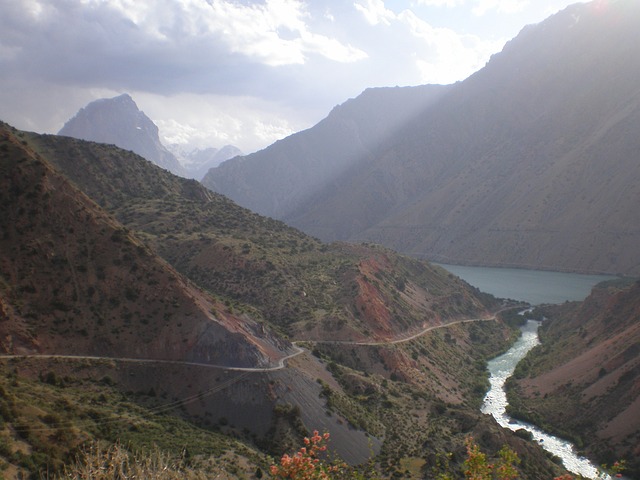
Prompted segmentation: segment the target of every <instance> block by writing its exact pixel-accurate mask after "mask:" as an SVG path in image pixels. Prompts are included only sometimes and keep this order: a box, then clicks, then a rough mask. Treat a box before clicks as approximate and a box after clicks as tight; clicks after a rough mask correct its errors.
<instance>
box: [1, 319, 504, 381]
mask: <svg viewBox="0 0 640 480" xmlns="http://www.w3.org/2000/svg"><path fill="white" fill-rule="evenodd" d="M498 313H500V312H496V314H495V315H493V316H492V317H486V318H468V319H463V320H454V321H452V322H448V323H443V324H442V325H432V326H430V327H427V328H425V329H424V330H420V331H419V332H417V333H415V334H413V335H411V336H408V337H400V338H396V339H394V340H387V341H380V342H354V341H337V340H336V341H333V340H300V341H293V342H292V344H293V348H294V349H295V351H294V352H293V353H291V354H289V355H286V356H284V357H282V358H280V359H278V361H277V362H276V364H275V365H273V366H269V367H232V366H228V365H212V364H210V363H198V362H185V361H180V360H156V359H151V358H126V357H124V358H118V357H98V356H87V355H84V356H83V355H40V354H29V355H0V360H4V359H7V360H8V359H33V358H41V359H67V360H93V361H114V362H127V363H153V364H165V365H182V366H193V367H207V368H218V369H223V370H231V371H241V372H273V371H276V370H281V369H283V368H285V366H286V361H287V360H289V359H291V358H294V357H297V356H298V355H300V354H301V353H303V352H304V351H305V350H304V349H303V348H301V347H299V346H298V344H305V343H306V344H309V343H313V344H319V343H323V344H334V345H364V346H372V347H373V346H382V345H396V344H399V343H405V342H410V341H411V340H415V339H416V338H419V337H421V336H423V335H425V334H427V333H428V332H431V331H432V330H437V329H439V328H447V327H450V326H452V325H458V324H461V323H472V322H489V321H494V320H496V319H497V315H498Z"/></svg>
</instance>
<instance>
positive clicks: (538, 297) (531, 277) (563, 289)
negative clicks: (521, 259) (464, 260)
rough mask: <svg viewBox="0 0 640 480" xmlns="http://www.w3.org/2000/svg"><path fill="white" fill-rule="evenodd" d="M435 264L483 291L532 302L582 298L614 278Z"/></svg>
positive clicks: (553, 301)
mask: <svg viewBox="0 0 640 480" xmlns="http://www.w3.org/2000/svg"><path fill="white" fill-rule="evenodd" d="M436 265H440V266H441V267H443V268H445V269H446V270H448V271H449V272H451V273H453V274H454V275H457V276H458V277H460V278H462V279H463V280H464V281H466V282H467V283H469V284H470V285H473V286H474V287H477V288H479V289H480V290H481V291H483V292H486V293H490V294H492V295H495V296H496V297H500V298H510V299H513V300H519V301H523V302H527V303H530V304H531V305H540V304H543V303H564V302H566V301H578V300H584V299H585V298H586V297H587V296H588V295H589V293H590V292H591V289H592V288H593V286H594V285H596V284H597V283H600V282H603V281H605V280H611V279H614V278H616V277H614V276H611V275H582V274H578V273H565V272H550V271H543V270H525V269H521V268H490V267H465V266H460V265H445V264H436Z"/></svg>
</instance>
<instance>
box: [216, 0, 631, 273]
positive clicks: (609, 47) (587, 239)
mask: <svg viewBox="0 0 640 480" xmlns="http://www.w3.org/2000/svg"><path fill="white" fill-rule="evenodd" d="M638 22H640V4H639V3H638V2H634V1H626V0H620V1H609V2H593V3H590V4H576V5H573V6H571V7H569V8H567V9H566V10H564V11H562V12H560V13H558V14H557V15H554V16H553V17H551V18H549V19H548V20H546V21H544V22H542V23H540V24H538V25H534V26H529V27H527V28H525V29H524V30H523V31H522V32H521V33H520V34H519V35H518V36H517V37H516V38H515V39H514V40H512V41H511V42H509V43H508V44H507V45H506V46H505V48H504V50H503V51H502V52H501V53H500V54H497V55H495V56H494V57H492V59H491V61H490V62H489V63H488V64H487V65H486V66H485V68H483V69H482V70H480V71H479V72H477V73H476V74H474V75H472V76H471V77H469V78H468V79H467V80H465V81H463V82H460V83H458V84H455V85H452V86H450V87H448V88H447V89H446V90H445V93H444V95H442V96H441V97H440V98H439V99H438V100H437V101H436V102H433V104H431V105H430V106H428V107H425V108H423V109H422V111H421V113H420V114H419V115H417V116H415V117H414V118H413V120H412V121H411V122H409V123H406V124H405V125H404V128H402V129H400V130H399V131H398V132H395V134H394V135H393V136H391V137H390V138H386V139H385V140H384V141H382V142H381V144H379V145H377V147H376V148H375V150H374V151H373V152H372V153H371V154H370V155H366V156H360V161H359V162H354V163H351V164H350V165H349V167H350V168H349V169H345V170H343V171H341V172H339V174H338V177H337V178H336V179H334V181H333V182H332V183H331V184H329V185H326V184H324V183H323V182H317V183H315V184H313V185H311V186H308V185H305V188H306V190H307V191H309V192H312V193H311V194H310V195H309V197H308V198H307V200H306V201H305V199H304V198H300V197H298V198H296V199H295V200H292V201H291V202H288V203H287V204H285V205H281V204H278V208H277V209H272V210H270V211H271V212H272V214H275V215H277V216H278V218H281V219H283V220H285V221H286V222H287V223H289V224H291V225H294V226H296V227H298V228H301V229H302V230H304V231H306V232H308V233H310V234H312V235H315V236H318V237H319V238H322V239H325V240H333V239H347V240H357V241H360V240H368V241H374V242H376V243H381V244H384V245H387V246H390V247H392V248H394V249H396V250H399V251H401V252H406V253H411V254H415V255H420V256H426V257H427V258H431V259H436V260H440V261H449V262H458V263H468V264H485V265H498V266H509V265H510V266H522V267H533V268H554V269H567V270H574V271H589V272H609V273H628V274H638V273H640V251H639V250H638V249H637V248H635V246H636V245H638V243H639V242H640V210H638V208H637V203H638V199H639V198H640V169H639V168H638V162H637V152H638V151H640V137H639V136H638V135H637V134H636V133H635V126H636V125H638V123H639V122H640V83H639V82H638V78H640V50H639V48H640V32H639V30H638V29H637V25H638ZM327 120H328V119H327ZM319 127H320V125H318V126H316V127H314V128H313V129H311V130H309V131H308V132H309V133H307V135H308V136H311V135H312V132H318V137H316V138H319V139H321V140H316V141H317V142H318V144H319V145H322V144H323V143H324V144H329V143H330V142H331V140H330V137H326V136H320V135H319V133H320V128H319ZM292 139H293V137H291V140H292ZM351 141H352V142H355V141H356V139H355V137H352V139H351ZM284 145H285V143H284V141H283V142H281V143H280V144H275V145H273V146H271V147H269V148H268V149H266V150H265V151H264V152H260V154H259V158H260V159H262V160H265V161H264V162H263V164H262V165H261V166H260V167H259V168H258V167H255V170H251V169H250V168H249V166H250V162H249V160H250V159H251V158H252V157H247V158H246V159H244V160H242V159H235V160H232V161H230V162H227V163H228V164H230V163H236V164H237V165H238V166H237V168H236V172H237V176H233V175H228V176H225V177H224V178H222V177H220V182H219V183H218V184H217V183H214V182H209V183H206V180H205V184H206V185H208V186H210V187H213V188H224V189H225V190H224V191H225V192H226V193H227V194H228V195H229V196H230V197H231V198H234V199H237V200H238V201H239V202H240V203H241V204H243V202H244V204H245V205H252V203H251V202H250V201H248V200H246V199H245V191H247V190H249V186H250V187H251V188H252V189H253V188H254V187H255V189H259V188H260V187H259V186H258V184H257V183H255V182H249V181H247V180H245V179H246V178H249V179H251V178H253V175H254V171H255V172H257V171H259V172H260V173H259V176H260V178H261V179H262V180H263V182H264V185H265V188H267V189H269V190H270V192H268V193H269V194H270V195H271V197H270V198H272V199H273V200H269V199H268V198H266V195H267V193H263V194H262V195H263V199H262V203H263V204H265V205H271V204H273V203H275V202H276V201H278V202H281V200H282V199H281V195H282V194H281V190H282V188H273V187H274V183H273V181H272V180H271V176H270V174H269V172H270V171H271V172H273V173H272V175H273V176H276V175H277V176H278V177H280V178H281V179H280V180H279V182H281V183H285V180H282V177H284V178H286V179H287V180H288V182H289V184H291V185H294V186H295V185H297V184H298V176H297V175H291V176H290V175H288V171H287V170H282V169H281V168H279V167H280V166H281V165H287V163H286V162H284V161H280V162H275V161H273V160H269V159H271V158H272V156H273V155H272V152H275V151H276V150H279V151H280V153H279V156H280V157H282V158H286V159H288V162H289V163H296V162H300V164H302V165H304V163H305V160H304V158H303V157H302V155H303V151H304V149H303V148H301V147H300V148H298V149H296V150H293V149H291V150H288V151H282V149H283V147H284ZM256 155H258V154H256ZM315 155H318V156H319V155H320V154H318V153H316V154H315ZM257 158H258V157H256V159H257ZM267 160H269V161H268V162H267ZM225 166H226V168H227V169H229V170H231V165H229V166H227V164H225ZM223 183H224V184H225V186H224V187H222V186H221V185H222V184H223ZM234 184H235V185H237V186H234ZM276 190H277V192H276ZM237 191H240V193H236V192H237ZM274 192H275V193H274Z"/></svg>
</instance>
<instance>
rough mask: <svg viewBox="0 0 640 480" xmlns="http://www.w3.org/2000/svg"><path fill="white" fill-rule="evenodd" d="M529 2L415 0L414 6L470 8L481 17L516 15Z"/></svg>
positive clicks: (508, 0) (526, 0)
mask: <svg viewBox="0 0 640 480" xmlns="http://www.w3.org/2000/svg"><path fill="white" fill-rule="evenodd" d="M538 1H540V0H538ZM529 3H530V0H415V5H423V6H426V7H447V8H454V7H462V6H465V7H467V8H470V9H471V11H472V12H473V13H474V15H478V16H482V15H484V14H486V13H487V12H489V11H491V10H494V11H496V12H498V13H516V12H520V11H522V10H523V9H524V8H525V7H526V6H527V5H529Z"/></svg>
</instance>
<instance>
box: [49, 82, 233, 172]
mask: <svg viewBox="0 0 640 480" xmlns="http://www.w3.org/2000/svg"><path fill="white" fill-rule="evenodd" d="M58 135H63V136H68V137H73V138H79V139H81V140H89V141H93V142H99V143H108V144H113V145H116V146H117V147H120V148H123V149H125V150H131V151H132V152H135V153H137V154H138V155H140V156H141V157H144V158H146V159H147V160H149V161H150V162H152V163H154V164H156V165H158V166H159V167H162V168H165V169H167V170H169V171H170V172H171V173H173V174H175V175H178V176H181V177H185V178H193V179H196V180H201V179H202V177H204V175H205V174H206V173H207V171H208V170H209V169H210V168H212V167H215V166H217V165H219V164H220V163H222V162H224V161H225V160H228V159H230V158H233V157H235V156H237V155H241V154H242V152H241V151H240V150H239V149H238V148H237V147H235V146H233V145H225V146H224V147H222V148H220V149H217V148H214V147H209V148H204V149H200V148H189V147H188V146H185V145H180V144H172V145H169V146H168V147H165V146H164V145H163V144H162V142H161V141H160V136H159V130H158V127H157V125H156V124H155V123H153V120H151V119H150V118H149V117H148V116H147V115H145V113H144V112H143V111H141V110H140V109H138V106H137V105H136V103H135V102H134V100H133V98H131V96H130V95H129V94H126V93H124V94H122V95H119V96H117V97H114V98H101V99H99V100H95V101H93V102H91V103H89V104H88V105H87V106H86V107H84V108H81V109H80V110H79V111H78V113H76V115H75V116H74V117H73V118H71V119H69V121H67V123H65V125H64V126H63V127H62V129H60V131H59V132H58Z"/></svg>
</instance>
